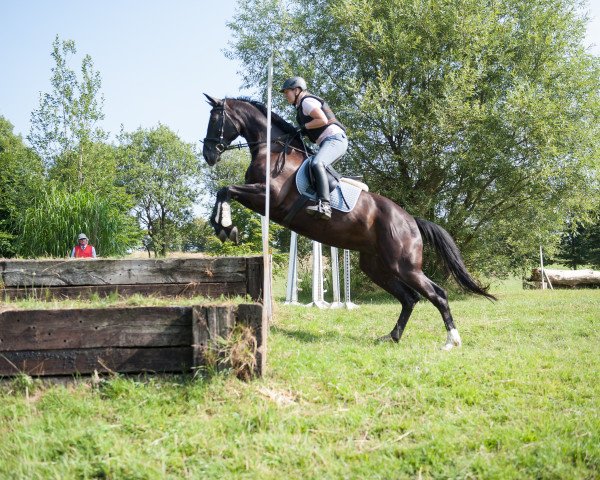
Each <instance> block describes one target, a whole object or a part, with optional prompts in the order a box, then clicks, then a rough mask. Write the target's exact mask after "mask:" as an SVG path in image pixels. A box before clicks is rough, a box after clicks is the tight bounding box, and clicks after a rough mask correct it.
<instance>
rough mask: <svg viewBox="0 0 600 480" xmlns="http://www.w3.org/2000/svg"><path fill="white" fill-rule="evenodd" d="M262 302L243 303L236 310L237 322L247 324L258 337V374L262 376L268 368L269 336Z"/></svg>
mask: <svg viewBox="0 0 600 480" xmlns="http://www.w3.org/2000/svg"><path fill="white" fill-rule="evenodd" d="M266 313H267V312H266V309H265V308H263V306H262V305H261V304H258V303H252V304H248V303H245V304H241V305H238V307H237V310H236V323H241V324H243V325H247V326H248V327H250V329H251V330H252V333H253V335H254V336H255V338H256V375H257V376H259V377H262V376H263V375H265V374H266V369H267V337H268V332H269V323H268V319H267V315H266Z"/></svg>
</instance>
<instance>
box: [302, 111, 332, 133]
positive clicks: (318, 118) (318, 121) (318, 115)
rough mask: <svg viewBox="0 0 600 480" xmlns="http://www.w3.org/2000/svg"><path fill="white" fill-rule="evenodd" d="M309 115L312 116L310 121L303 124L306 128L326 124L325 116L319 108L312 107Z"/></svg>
mask: <svg viewBox="0 0 600 480" xmlns="http://www.w3.org/2000/svg"><path fill="white" fill-rule="evenodd" d="M309 115H310V116H311V117H312V118H313V119H312V120H311V121H310V122H306V123H305V124H304V126H305V127H306V128H308V129H311V128H319V127H322V126H323V125H327V123H328V122H327V117H326V116H325V112H324V111H323V110H322V109H321V108H313V109H312V110H311V111H310V113H309Z"/></svg>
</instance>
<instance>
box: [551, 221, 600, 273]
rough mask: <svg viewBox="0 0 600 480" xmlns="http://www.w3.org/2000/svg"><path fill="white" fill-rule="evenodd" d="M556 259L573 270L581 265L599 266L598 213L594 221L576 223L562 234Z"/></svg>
mask: <svg viewBox="0 0 600 480" xmlns="http://www.w3.org/2000/svg"><path fill="white" fill-rule="evenodd" d="M557 259H558V260H561V261H564V262H565V263H566V264H567V265H568V266H569V267H571V268H572V269H573V270H577V268H578V267H581V266H592V267H595V268H600V215H598V216H597V218H596V221H595V222H592V223H588V224H583V223H576V224H575V225H573V226H572V227H571V228H570V229H568V230H567V231H566V232H565V233H564V234H563V236H562V238H561V243H560V248H559V250H558V252H557Z"/></svg>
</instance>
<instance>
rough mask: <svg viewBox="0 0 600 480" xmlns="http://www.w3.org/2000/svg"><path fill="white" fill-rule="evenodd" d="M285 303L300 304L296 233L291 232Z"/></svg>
mask: <svg viewBox="0 0 600 480" xmlns="http://www.w3.org/2000/svg"><path fill="white" fill-rule="evenodd" d="M285 304H286V305H300V303H299V302H298V234H297V233H296V232H292V236H291V237H290V259H289V261H288V276H287V289H286V293H285Z"/></svg>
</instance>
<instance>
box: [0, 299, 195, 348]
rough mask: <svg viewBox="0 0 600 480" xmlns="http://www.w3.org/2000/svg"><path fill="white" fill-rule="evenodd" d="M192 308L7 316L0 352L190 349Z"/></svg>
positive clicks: (0, 323) (2, 319)
mask: <svg viewBox="0 0 600 480" xmlns="http://www.w3.org/2000/svg"><path fill="white" fill-rule="evenodd" d="M191 326H192V307H123V308H94V309H66V310H8V311H4V312H2V313H0V351H5V352H6V351H18V350H52V349H76V348H101V347H162V346H190V345H191V344H192V331H191Z"/></svg>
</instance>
